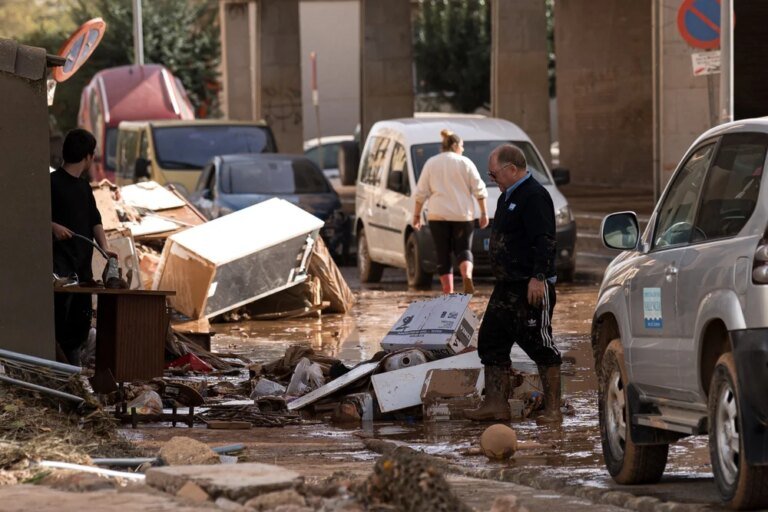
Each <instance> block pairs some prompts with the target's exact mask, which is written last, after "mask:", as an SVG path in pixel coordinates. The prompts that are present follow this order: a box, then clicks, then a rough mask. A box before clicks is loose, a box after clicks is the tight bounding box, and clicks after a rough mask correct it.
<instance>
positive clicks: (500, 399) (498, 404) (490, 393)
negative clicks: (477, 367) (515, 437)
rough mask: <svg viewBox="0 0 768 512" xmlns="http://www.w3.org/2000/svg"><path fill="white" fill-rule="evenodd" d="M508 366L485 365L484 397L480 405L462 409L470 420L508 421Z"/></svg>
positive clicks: (509, 415) (509, 413)
mask: <svg viewBox="0 0 768 512" xmlns="http://www.w3.org/2000/svg"><path fill="white" fill-rule="evenodd" d="M509 390H510V382H509V366H486V367H485V397H484V398H483V402H482V403H481V404H480V407H478V408H477V409H469V410H465V411H464V417H465V418H467V419H468V420H472V421H509V420H511V419H512V414H511V412H510V410H509Z"/></svg>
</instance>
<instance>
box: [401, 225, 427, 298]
mask: <svg viewBox="0 0 768 512" xmlns="http://www.w3.org/2000/svg"><path fill="white" fill-rule="evenodd" d="M405 274H406V276H407V278H408V286H411V287H414V288H426V287H428V286H429V285H430V284H432V274H431V273H430V272H425V271H424V266H423V265H422V263H421V253H420V251H419V242H418V240H416V233H411V234H410V235H408V238H407V239H406V241H405Z"/></svg>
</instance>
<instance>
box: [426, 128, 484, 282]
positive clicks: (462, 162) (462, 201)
mask: <svg viewBox="0 0 768 512" xmlns="http://www.w3.org/2000/svg"><path fill="white" fill-rule="evenodd" d="M440 135H441V137H442V139H443V141H442V145H441V150H442V151H441V153H440V154H438V155H435V156H433V157H432V158H430V159H429V160H427V162H426V163H425V164H424V168H423V169H422V171H421V176H420V177H419V183H418V184H417V186H416V206H415V208H414V211H413V227H414V228H415V229H417V230H418V229H420V228H421V209H422V207H423V206H424V203H425V202H426V200H427V199H429V210H428V212H427V220H428V221H429V228H430V230H431V232H432V239H433V240H434V241H435V252H436V253H437V272H438V274H439V275H440V284H441V285H442V288H443V293H453V266H452V264H451V256H452V255H453V256H454V257H455V258H456V262H457V263H458V264H459V270H460V271H461V277H462V281H463V285H464V293H474V291H475V288H474V284H473V283H472V261H473V259H472V234H473V232H474V227H475V199H477V203H478V205H479V206H480V219H479V224H480V227H481V228H485V227H486V226H488V211H487V209H486V202H485V199H486V197H488V191H487V190H486V188H485V183H484V182H483V180H482V178H480V173H478V172H477V167H475V164H474V163H472V160H470V159H469V158H467V157H465V156H462V153H464V142H463V141H462V140H461V138H460V137H459V136H458V135H456V134H455V133H453V132H452V131H450V130H443V131H441V132H440Z"/></svg>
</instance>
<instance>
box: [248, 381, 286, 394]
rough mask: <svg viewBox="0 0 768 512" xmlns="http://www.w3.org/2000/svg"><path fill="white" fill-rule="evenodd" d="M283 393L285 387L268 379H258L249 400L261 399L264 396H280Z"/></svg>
mask: <svg viewBox="0 0 768 512" xmlns="http://www.w3.org/2000/svg"><path fill="white" fill-rule="evenodd" d="M284 393H285V386H283V385H282V384H279V383H277V382H275V381H273V380H269V379H259V381H258V382H257V383H256V385H255V386H254V387H253V391H252V392H251V398H253V399H256V398H262V397H265V396H282V395H283V394H284Z"/></svg>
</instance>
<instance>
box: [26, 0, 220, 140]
mask: <svg viewBox="0 0 768 512" xmlns="http://www.w3.org/2000/svg"><path fill="white" fill-rule="evenodd" d="M142 10H143V13H142V14H143V16H142V19H143V26H144V27H143V28H144V62H145V63H147V64H153V63H154V64H163V65H164V66H166V67H167V68H168V69H169V70H170V71H171V73H173V74H174V75H175V76H176V77H178V78H179V79H180V80H181V82H182V83H183V84H184V87H185V88H186V89H187V93H188V94H189V99H190V101H191V102H192V105H193V106H194V107H195V110H196V112H197V114H198V115H199V116H200V117H208V116H213V115H216V114H218V89H219V85H218V65H219V59H220V55H221V53H220V46H219V25H218V16H217V9H216V3H215V2H208V1H205V0H150V1H147V0H144V1H143V2H142ZM69 15H70V17H71V19H72V20H73V21H74V24H75V26H77V25H79V24H81V23H83V22H85V21H87V20H89V19H91V18H95V17H101V18H103V19H104V21H105V22H106V23H107V31H106V33H105V35H104V39H102V41H101V44H100V45H99V47H98V48H97V49H96V51H95V52H94V54H93V56H91V58H90V59H89V60H88V62H87V63H86V64H85V65H84V66H83V67H82V68H81V69H80V70H79V71H78V72H77V73H76V74H75V75H74V76H73V77H72V78H70V79H69V80H67V81H66V82H64V83H62V84H59V85H58V88H57V91H56V100H55V102H54V106H53V107H52V112H53V114H54V115H55V116H56V118H57V121H58V124H59V126H60V128H61V129H62V131H65V130H67V129H69V128H72V127H74V126H75V125H76V124H77V110H78V107H79V104H80V93H81V91H82V89H83V87H84V86H85V85H86V84H87V83H88V82H89V81H90V80H91V78H92V77H93V75H94V74H95V73H96V72H97V71H99V70H101V69H105V68H109V67H114V66H122V65H126V64H131V63H132V62H133V10H132V2H131V0H75V2H74V3H73V5H72V7H71V8H70V11H69ZM70 31H71V30H70V28H69V26H68V27H67V29H66V30H62V31H60V32H59V33H55V32H45V33H44V32H40V31H38V32H35V33H33V34H30V36H29V37H27V38H25V40H23V42H24V43H25V44H30V45H33V46H42V47H44V48H46V49H48V51H49V52H57V51H58V49H59V47H60V46H61V44H62V43H63V42H64V41H65V40H66V38H67V36H68V34H69V32H70Z"/></svg>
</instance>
